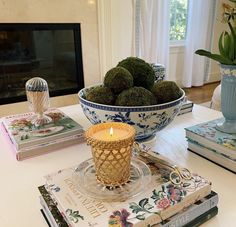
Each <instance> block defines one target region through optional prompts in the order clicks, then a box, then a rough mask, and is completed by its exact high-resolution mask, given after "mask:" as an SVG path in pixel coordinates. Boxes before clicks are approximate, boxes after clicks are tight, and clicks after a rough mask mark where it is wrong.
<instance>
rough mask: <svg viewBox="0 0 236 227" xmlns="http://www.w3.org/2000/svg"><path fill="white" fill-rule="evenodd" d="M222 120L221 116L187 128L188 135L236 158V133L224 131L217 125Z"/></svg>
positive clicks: (189, 137)
mask: <svg viewBox="0 0 236 227" xmlns="http://www.w3.org/2000/svg"><path fill="white" fill-rule="evenodd" d="M222 120H223V119H222V118H220V119H216V120H212V121H208V122H204V123H201V124H197V125H194V126H191V127H188V128H185V130H186V137H187V139H190V140H191V141H196V142H197V143H198V144H201V145H202V146H204V147H206V148H210V149H212V150H215V151H218V152H220V153H222V154H223V155H226V156H228V157H230V158H232V159H236V134H228V133H224V132H221V131H218V130H217V129H216V127H215V126H216V124H217V123H218V122H221V121H222Z"/></svg>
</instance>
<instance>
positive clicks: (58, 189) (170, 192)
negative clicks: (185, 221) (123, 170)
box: [45, 153, 211, 227]
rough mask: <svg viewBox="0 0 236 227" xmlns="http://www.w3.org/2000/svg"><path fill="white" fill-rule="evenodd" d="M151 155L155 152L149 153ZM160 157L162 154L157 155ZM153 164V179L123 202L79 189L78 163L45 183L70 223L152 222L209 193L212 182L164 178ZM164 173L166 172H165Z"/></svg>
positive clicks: (138, 224) (193, 175)
mask: <svg viewBox="0 0 236 227" xmlns="http://www.w3.org/2000/svg"><path fill="white" fill-rule="evenodd" d="M152 155H153V156H155V155H157V154H154V153H152ZM157 156H158V157H159V158H161V157H162V156H161V155H157ZM150 165H152V168H151V169H152V180H151V182H150V184H148V187H147V188H146V190H145V191H144V192H143V193H140V194H139V195H137V196H136V197H134V198H129V199H128V200H126V201H124V202H101V201H99V200H96V199H93V198H90V197H87V196H86V195H84V194H82V193H81V192H80V191H79V190H78V185H77V181H76V180H75V179H76V178H75V177H74V174H76V171H78V169H77V166H74V167H70V168H66V169H62V170H59V171H57V172H55V173H52V174H49V175H47V176H46V177H45V178H46V184H45V187H46V189H47V191H48V192H49V194H50V196H51V198H52V199H53V200H54V202H55V203H56V204H57V207H58V209H59V210H60V212H61V214H62V215H63V218H64V219H65V220H66V222H67V223H68V224H69V225H71V226H84V227H86V226H96V225H97V226H110V227H113V226H114V227H115V226H122V225H123V226H135V227H137V226H148V225H150V226H152V225H154V224H158V223H161V222H162V221H163V220H166V219H167V218H169V217H171V216H173V215H175V214H176V213H178V212H180V211H181V210H183V208H184V207H188V206H190V205H192V204H194V203H195V202H196V201H198V200H200V199H202V198H204V197H205V196H207V195H209V194H210V192H211V183H210V182H209V181H208V180H206V179H205V178H203V177H201V176H199V175H197V174H192V177H191V179H190V180H185V181H184V182H183V183H182V184H180V185H175V184H173V183H171V182H170V181H167V182H166V181H165V179H166V177H165V176H163V172H164V173H165V172H166V171H162V170H161V169H160V167H159V165H158V164H157V165H155V163H150ZM165 174H166V173H165Z"/></svg>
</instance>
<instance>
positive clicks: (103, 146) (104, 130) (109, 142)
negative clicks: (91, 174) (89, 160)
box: [85, 122, 135, 186]
mask: <svg viewBox="0 0 236 227" xmlns="http://www.w3.org/2000/svg"><path fill="white" fill-rule="evenodd" d="M134 136H135V129H134V128H133V127H132V126H130V125H128V124H125V123H118V122H107V123H101V124H97V125H93V126H92V127H90V128H89V129H88V130H87V131H86V133H85V137H86V140H87V143H88V144H89V145H90V146H91V149H92V156H93V161H94V165H95V174H96V178H97V181H98V182H99V183H101V184H103V185H105V186H120V185H123V184H125V183H127V181H129V178H130V164H131V156H132V146H133V143H134Z"/></svg>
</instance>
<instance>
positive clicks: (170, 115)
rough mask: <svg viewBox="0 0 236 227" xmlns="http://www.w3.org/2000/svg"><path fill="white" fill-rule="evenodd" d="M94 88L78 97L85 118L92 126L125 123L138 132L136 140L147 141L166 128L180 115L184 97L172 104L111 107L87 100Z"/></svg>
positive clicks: (82, 92)
mask: <svg viewBox="0 0 236 227" xmlns="http://www.w3.org/2000/svg"><path fill="white" fill-rule="evenodd" d="M91 88H92V87H87V88H83V89H82V90H80V91H79V93H78V96H79V99H80V104H81V107H82V109H83V112H84V114H85V116H86V117H87V118H88V119H89V121H90V122H91V123H92V124H98V123H103V122H108V121H115V122H124V123H127V124H130V125H132V126H133V127H134V128H135V130H136V136H135V139H136V140H143V139H147V138H148V137H150V136H152V135H154V134H155V133H156V132H157V131H160V130H162V129H163V128H165V127H166V126H167V125H168V124H170V122H172V121H173V120H174V118H175V116H176V115H177V114H178V113H179V110H180V108H181V106H182V102H183V100H184V98H185V92H184V90H182V92H183V95H182V96H181V97H180V98H178V99H176V100H174V101H171V102H168V103H163V104H158V105H151V106H130V107H129V106H111V105H103V104H99V103H94V102H90V101H88V100H86V99H85V95H86V92H87V91H88V90H89V89H91Z"/></svg>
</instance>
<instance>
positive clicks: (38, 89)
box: [25, 77, 52, 127]
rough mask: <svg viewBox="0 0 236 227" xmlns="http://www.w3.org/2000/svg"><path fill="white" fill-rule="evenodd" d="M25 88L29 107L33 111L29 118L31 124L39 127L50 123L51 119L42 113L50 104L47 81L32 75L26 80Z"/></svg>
mask: <svg viewBox="0 0 236 227" xmlns="http://www.w3.org/2000/svg"><path fill="white" fill-rule="evenodd" d="M25 89H26V95H27V99H28V102H29V108H30V110H31V111H33V112H34V113H35V115H34V116H33V118H32V120H31V122H32V124H33V125H35V126H36V127H39V126H42V125H45V124H48V123H50V122H51V121H52V119H51V118H50V117H48V116H47V115H45V114H44V112H45V111H46V110H48V108H49V106H50V103H49V91H48V84H47V81H46V80H44V79H42V78H40V77H34V78H32V79H30V80H28V81H27V82H26V84H25Z"/></svg>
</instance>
